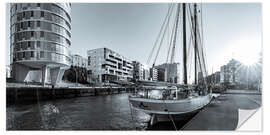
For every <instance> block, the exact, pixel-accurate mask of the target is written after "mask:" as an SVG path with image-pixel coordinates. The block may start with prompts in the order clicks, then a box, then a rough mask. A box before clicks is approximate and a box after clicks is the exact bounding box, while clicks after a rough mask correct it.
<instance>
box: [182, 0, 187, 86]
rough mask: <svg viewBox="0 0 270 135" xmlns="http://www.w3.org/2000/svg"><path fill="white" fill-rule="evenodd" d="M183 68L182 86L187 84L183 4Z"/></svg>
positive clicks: (184, 6)
mask: <svg viewBox="0 0 270 135" xmlns="http://www.w3.org/2000/svg"><path fill="white" fill-rule="evenodd" d="M182 5H183V66H184V67H183V68H184V84H187V54H186V50H187V49H186V4H185V3H183V4H182Z"/></svg>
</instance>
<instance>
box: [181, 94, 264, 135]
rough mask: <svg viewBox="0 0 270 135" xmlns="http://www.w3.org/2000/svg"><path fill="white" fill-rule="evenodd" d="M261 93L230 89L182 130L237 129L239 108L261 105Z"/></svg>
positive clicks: (255, 107) (248, 108)
mask: <svg viewBox="0 0 270 135" xmlns="http://www.w3.org/2000/svg"><path fill="white" fill-rule="evenodd" d="M261 104H262V98H261V93H260V92H258V91H256V90H228V91H226V92H225V93H222V94H221V95H220V96H219V97H217V98H216V99H213V100H212V102H211V103H210V104H209V105H208V106H206V107H205V108H204V109H202V110H201V111H200V112H199V113H198V114H197V115H195V116H194V117H193V118H192V119H191V120H190V121H189V122H188V123H186V124H185V125H184V126H183V127H182V129H181V130H187V131H189V130H212V131H215V130H218V131H220V130H224V131H226V130H235V129H236V128H237V125H238V117H239V116H238V113H239V109H243V110H254V109H258V108H259V107H261Z"/></svg>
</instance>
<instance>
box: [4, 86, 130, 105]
mask: <svg viewBox="0 0 270 135" xmlns="http://www.w3.org/2000/svg"><path fill="white" fill-rule="evenodd" d="M134 91H135V88H134V87H55V88H52V87H41V86H30V87H29V86H28V87H12V86H8V87H7V88H6V92H7V103H18V102H21V101H37V100H50V99H63V98H75V97H85V96H98V95H111V94H120V93H131V92H134Z"/></svg>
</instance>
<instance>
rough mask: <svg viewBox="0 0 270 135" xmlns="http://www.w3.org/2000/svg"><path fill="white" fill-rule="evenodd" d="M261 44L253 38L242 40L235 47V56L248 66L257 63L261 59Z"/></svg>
mask: <svg viewBox="0 0 270 135" xmlns="http://www.w3.org/2000/svg"><path fill="white" fill-rule="evenodd" d="M260 50H261V46H260V44H258V42H255V41H253V40H246V41H241V42H238V43H237V44H236V47H235V48H234V51H233V52H234V56H233V57H234V58H235V59H236V60H238V61H240V62H241V63H243V64H244V65H246V66H251V65H253V64H256V63H257V62H258V60H259V52H260Z"/></svg>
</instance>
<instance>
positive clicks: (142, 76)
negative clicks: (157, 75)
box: [132, 61, 149, 81]
mask: <svg viewBox="0 0 270 135" xmlns="http://www.w3.org/2000/svg"><path fill="white" fill-rule="evenodd" d="M132 64H133V68H134V70H133V79H135V80H137V81H146V80H148V79H149V68H148V67H147V66H146V65H144V64H142V63H140V62H138V61H132Z"/></svg>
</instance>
